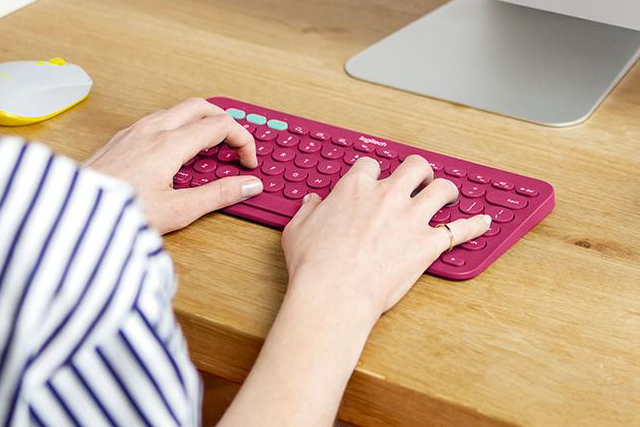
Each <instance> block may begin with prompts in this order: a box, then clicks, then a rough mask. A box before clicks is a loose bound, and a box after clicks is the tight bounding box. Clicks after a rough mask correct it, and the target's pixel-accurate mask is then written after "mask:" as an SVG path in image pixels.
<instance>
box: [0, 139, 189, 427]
mask: <svg viewBox="0 0 640 427" xmlns="http://www.w3.org/2000/svg"><path fill="white" fill-rule="evenodd" d="M175 286H176V280H175V272H174V269H173V264H172V261H171V259H170V257H169V255H168V254H167V253H166V252H165V251H164V249H163V246H162V240H161V238H160V236H159V235H158V233H157V232H156V231H155V230H153V229H151V228H149V226H148V225H147V222H146V220H145V217H144V214H143V212H142V210H141V208H140V207H139V205H138V204H137V202H136V199H135V195H134V193H133V191H132V189H131V188H130V187H129V186H128V185H127V184H125V183H124V182H121V181H118V180H115V179H113V178H110V177H106V176H103V175H100V174H98V173H96V172H94V171H92V170H90V169H83V168H80V167H79V166H78V165H77V164H75V163H74V162H73V161H71V160H69V159H67V158H64V157H62V156H56V155H54V154H52V153H51V151H50V150H49V149H47V148H46V147H44V146H43V145H40V144H36V143H30V144H25V143H24V142H23V141H22V140H20V139H19V138H8V137H6V138H1V139H0V425H10V426H23V425H56V426H57V425H88V426H102V425H122V426H136V425H154V426H155V425H162V426H171V425H197V424H198V423H199V422H200V403H201V394H202V390H201V384H200V379H199V378H198V375H197V372H196V370H195V369H194V367H193V365H192V363H191V361H190V359H189V355H188V351H187V348H186V343H185V340H184V337H183V335H182V333H181V331H180V328H179V326H178V325H177V323H176V320H175V318H174V315H173V311H172V304H171V302H172V298H173V295H174V292H175Z"/></svg>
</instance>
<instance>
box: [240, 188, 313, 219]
mask: <svg viewBox="0 0 640 427" xmlns="http://www.w3.org/2000/svg"><path fill="white" fill-rule="evenodd" d="M242 203H244V204H246V205H249V206H253V207H255V208H260V209H264V210H266V211H269V212H272V213H277V214H280V215H284V216H288V217H291V218H292V217H293V216H294V215H295V214H296V212H298V209H300V205H301V203H300V202H292V201H291V200H288V199H285V198H284V197H278V196H272V195H271V194H266V193H262V194H260V195H258V196H255V197H252V198H250V199H247V200H245V201H244V202H242Z"/></svg>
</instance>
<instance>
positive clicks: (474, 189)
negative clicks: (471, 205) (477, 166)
mask: <svg viewBox="0 0 640 427" xmlns="http://www.w3.org/2000/svg"><path fill="white" fill-rule="evenodd" d="M460 192H461V193H462V195H463V196H465V197H470V198H472V199H475V198H478V197H482V196H484V195H485V193H486V192H487V191H486V190H485V189H484V187H480V186H479V185H473V184H465V185H463V186H462V190H461V191H460Z"/></svg>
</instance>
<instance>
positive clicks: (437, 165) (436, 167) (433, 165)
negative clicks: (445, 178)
mask: <svg viewBox="0 0 640 427" xmlns="http://www.w3.org/2000/svg"><path fill="white" fill-rule="evenodd" d="M429 166H431V170H433V171H434V172H440V171H441V170H442V168H444V166H442V165H441V164H440V163H436V162H429Z"/></svg>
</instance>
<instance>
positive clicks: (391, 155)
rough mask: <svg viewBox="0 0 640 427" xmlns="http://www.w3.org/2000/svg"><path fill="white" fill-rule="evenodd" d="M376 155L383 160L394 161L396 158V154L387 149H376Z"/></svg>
mask: <svg viewBox="0 0 640 427" xmlns="http://www.w3.org/2000/svg"><path fill="white" fill-rule="evenodd" d="M376 154H377V155H378V156H380V157H384V158H385V159H395V158H396V157H398V153H396V152H395V151H393V150H389V149H388V148H378V150H377V151H376Z"/></svg>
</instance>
